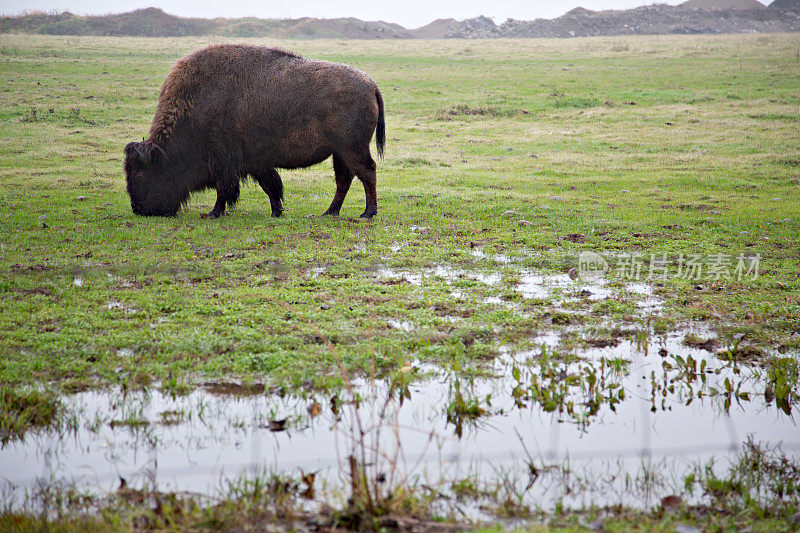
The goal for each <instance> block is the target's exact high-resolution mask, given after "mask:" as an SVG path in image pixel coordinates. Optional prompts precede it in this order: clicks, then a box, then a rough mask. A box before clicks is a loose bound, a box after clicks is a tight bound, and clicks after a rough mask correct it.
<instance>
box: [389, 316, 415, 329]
mask: <svg viewBox="0 0 800 533" xmlns="http://www.w3.org/2000/svg"><path fill="white" fill-rule="evenodd" d="M386 323H387V324H389V325H390V326H391V327H393V328H394V329H397V330H400V331H406V332H409V331H414V324H413V322H409V321H408V320H394V319H390V320H387V321H386Z"/></svg>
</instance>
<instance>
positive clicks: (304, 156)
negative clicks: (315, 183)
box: [125, 45, 386, 218]
mask: <svg viewBox="0 0 800 533" xmlns="http://www.w3.org/2000/svg"><path fill="white" fill-rule="evenodd" d="M383 111H384V109H383V97H382V96H381V92H380V90H379V89H378V86H377V85H376V84H375V82H374V81H373V80H372V79H371V78H370V77H369V76H367V75H366V74H365V73H363V72H361V71H360V70H357V69H355V68H352V67H349V66H347V65H342V64H338V63H329V62H327V61H317V60H311V59H304V58H302V57H300V56H297V55H295V54H292V53H290V52H286V51H283V50H278V49H275V48H266V47H259V46H245V45H216V46H209V47H208V48H204V49H202V50H198V51H196V52H194V53H193V54H191V55H189V56H187V57H185V58H183V59H181V60H179V61H178V62H177V63H176V64H175V66H174V67H173V68H172V71H171V72H170V73H169V75H168V76H167V79H166V81H165V82H164V85H163V87H162V88H161V93H160V95H159V98H158V108H157V110H156V115H155V118H154V119H153V125H152V126H151V127H150V137H149V138H148V139H146V140H142V142H132V143H129V144H128V145H127V146H126V147H125V175H126V181H127V191H128V195H129V196H130V199H131V208H132V209H133V212H134V213H135V214H137V215H156V216H174V215H175V214H176V213H177V212H178V210H179V209H180V208H181V206H182V205H184V204H185V203H186V202H187V201H188V199H189V195H190V194H191V193H192V192H194V191H200V190H204V189H206V188H210V187H213V188H215V189H216V190H217V201H216V203H215V204H214V208H213V209H212V210H211V212H210V213H208V214H207V215H204V216H207V217H211V218H216V217H219V216H221V215H223V214H224V213H225V208H226V206H232V205H234V204H235V203H236V200H237V199H238V198H239V182H240V181H241V180H244V179H246V178H247V177H248V176H252V178H253V179H255V180H256V181H257V182H258V184H259V185H260V186H261V188H262V189H264V192H266V193H267V195H268V196H269V200H270V205H271V207H272V216H273V217H279V216H280V215H281V213H282V212H283V206H282V202H281V201H282V199H283V182H282V181H281V177H280V175H279V174H278V172H277V171H276V170H275V169H278V168H285V169H293V168H301V167H308V166H311V165H314V164H317V163H320V162H322V161H324V160H325V159H327V158H328V157H329V156H331V155H332V156H333V170H334V174H335V176H336V194H335V195H334V197H333V201H332V202H331V205H330V207H329V208H328V210H327V211H325V213H324V214H326V215H334V216H335V215H338V214H339V210H340V209H341V207H342V202H343V201H344V198H345V196H346V195H347V191H348V189H349V188H350V184H351V183H352V181H353V177H354V176H358V178H359V179H360V180H361V182H362V183H363V185H364V191H365V193H366V200H367V202H366V203H367V205H366V209H365V210H364V213H362V214H361V216H362V217H364V218H370V217H372V216H374V215H375V214H376V213H377V212H378V202H377V197H376V192H375V186H376V178H375V168H376V167H375V161H374V160H373V159H372V156H371V155H370V149H369V145H370V141H371V139H372V136H373V133H375V143H376V145H377V151H378V154H379V155H380V156H381V157H382V156H383V149H384V144H385V142H386V134H385V124H384V116H383Z"/></svg>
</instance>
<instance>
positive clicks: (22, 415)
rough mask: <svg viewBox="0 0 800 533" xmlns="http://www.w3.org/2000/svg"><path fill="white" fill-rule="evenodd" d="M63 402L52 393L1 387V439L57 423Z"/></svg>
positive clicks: (5, 439) (15, 437)
mask: <svg viewBox="0 0 800 533" xmlns="http://www.w3.org/2000/svg"><path fill="white" fill-rule="evenodd" d="M60 413H61V403H60V402H59V401H58V399H56V398H55V397H53V396H52V395H51V394H47V393H43V392H40V391H37V390H27V391H26V390H17V389H12V388H9V387H2V388H0V440H1V441H2V442H3V443H5V442H6V441H8V440H9V439H12V438H13V439H18V438H22V437H24V435H25V433H26V432H27V431H29V430H30V429H33V428H48V427H52V426H53V425H55V424H56V423H57V421H58V416H59V414H60Z"/></svg>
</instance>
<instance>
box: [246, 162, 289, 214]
mask: <svg viewBox="0 0 800 533" xmlns="http://www.w3.org/2000/svg"><path fill="white" fill-rule="evenodd" d="M253 177H254V178H255V179H256V181H257V182H258V184H259V185H261V188H262V189H264V192H265V193H267V196H269V203H270V206H271V207H272V216H273V217H275V218H278V217H279V216H281V213H283V204H282V203H281V200H282V199H283V181H281V176H280V174H278V172H277V171H276V170H275V169H274V168H271V169H269V170H268V171H266V172H264V173H263V174H261V173H259V174H254V176H253Z"/></svg>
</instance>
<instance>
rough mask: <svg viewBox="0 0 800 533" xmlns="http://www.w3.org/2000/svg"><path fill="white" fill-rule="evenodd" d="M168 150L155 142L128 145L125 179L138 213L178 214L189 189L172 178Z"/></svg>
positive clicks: (152, 214)
mask: <svg viewBox="0 0 800 533" xmlns="http://www.w3.org/2000/svg"><path fill="white" fill-rule="evenodd" d="M169 170H170V169H169V161H168V158H167V154H166V152H164V150H163V149H162V148H161V147H160V146H158V145H157V144H156V143H154V142H152V141H142V142H132V143H129V144H128V146H126V147H125V178H126V180H127V182H128V196H130V197H131V208H133V213H134V214H136V215H144V216H175V214H176V213H177V212H178V210H179V209H180V208H181V204H182V203H183V202H184V201H186V198H187V197H188V191H182V190H181V184H180V181H179V180H174V179H171V177H170V175H171V173H170V171H169Z"/></svg>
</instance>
